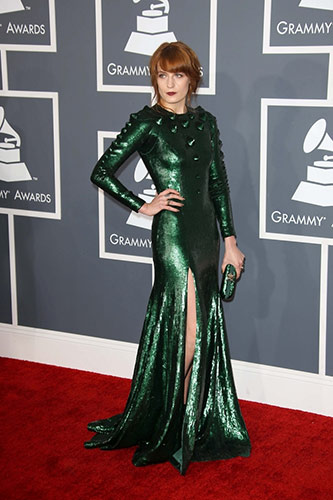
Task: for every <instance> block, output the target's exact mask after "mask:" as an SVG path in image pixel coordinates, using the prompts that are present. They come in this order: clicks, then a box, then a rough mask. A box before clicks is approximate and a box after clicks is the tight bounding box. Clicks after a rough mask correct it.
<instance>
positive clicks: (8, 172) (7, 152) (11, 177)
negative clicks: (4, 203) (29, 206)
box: [0, 106, 32, 182]
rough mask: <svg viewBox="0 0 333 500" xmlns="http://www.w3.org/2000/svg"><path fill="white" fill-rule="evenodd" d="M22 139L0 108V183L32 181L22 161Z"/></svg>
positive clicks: (0, 107)
mask: <svg viewBox="0 0 333 500" xmlns="http://www.w3.org/2000/svg"><path fill="white" fill-rule="evenodd" d="M20 147H21V138H20V136H19V135H18V133H17V132H16V131H15V130H14V129H13V128H12V127H11V126H10V125H9V123H8V122H7V120H6V118H5V110H4V108H3V107H2V106H0V181H5V182H17V181H31V179H32V178H31V175H30V173H29V170H28V169H27V166H26V164H25V163H24V162H22V161H21V150H20Z"/></svg>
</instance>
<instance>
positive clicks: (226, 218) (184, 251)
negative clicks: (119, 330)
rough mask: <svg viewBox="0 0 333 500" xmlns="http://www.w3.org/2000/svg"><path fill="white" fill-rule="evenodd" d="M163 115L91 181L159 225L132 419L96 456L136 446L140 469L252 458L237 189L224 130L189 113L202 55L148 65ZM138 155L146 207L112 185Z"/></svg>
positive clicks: (138, 119)
mask: <svg viewBox="0 0 333 500" xmlns="http://www.w3.org/2000/svg"><path fill="white" fill-rule="evenodd" d="M150 74H151V80H152V85H153V87H154V90H155V97H156V101H157V104H155V105H154V106H152V107H148V106H145V107H144V108H143V109H142V110H141V111H139V112H138V113H135V114H132V115H131V117H130V120H129V121H128V123H127V124H126V125H125V127H124V128H123V129H122V130H121V133H120V134H119V135H118V136H117V138H116V139H115V141H114V142H113V143H112V145H111V146H110V148H109V149H108V150H107V151H106V152H105V153H104V155H103V156H102V157H101V158H100V160H99V161H98V163H97V165H96V167H95V169H94V171H93V173H92V176H91V180H92V182H94V183H95V184H96V185H97V186H99V187H101V188H102V189H104V190H105V191H106V192H107V193H109V194H110V195H112V196H114V197H115V198H116V199H118V200H119V201H120V202H122V203H124V204H125V205H126V206H128V207H129V208H130V209H132V210H135V211H137V212H140V213H143V214H145V215H150V216H154V218H153V223H152V243H153V260H154V266H155V282H154V286H153V288H152V291H151V295H150V298H149V302H148V307H147V312H146V317H145V321H144V325H143V330H142V335H141V340H140V345H139V350H138V355H137V359H136V364H135V369H134V374H133V381H132V385H131V391H130V394H129V398H128V400H127V404H126V407H125V410H124V412H123V413H122V414H120V415H115V416H113V417H111V418H108V419H104V420H97V421H95V422H92V423H90V424H88V429H89V430H91V431H94V432H96V433H97V434H96V435H95V436H94V437H93V438H92V439H91V440H90V441H88V442H86V443H85V446H86V447H87V448H97V447H99V448H101V449H114V448H120V447H126V446H134V445H138V448H137V450H136V451H135V453H134V456H133V463H134V464H135V465H137V466H140V465H148V464H152V463H159V462H164V461H168V460H169V461H170V462H171V463H172V464H173V465H174V466H175V467H176V468H177V469H178V470H179V471H180V473H181V474H185V472H186V469H187V467H188V465H189V463H190V461H206V460H215V459H224V458H231V457H235V456H238V455H241V456H248V455H249V454H250V441H249V436H248V433H247V430H246V427H245V424H244V421H243V418H242V415H241V412H240V409H239V405H238V400H237V395H236V390H235V386H234V381H233V375H232V369H231V364H230V356H229V348H228V344H227V338H226V333H225V327H224V318H223V311H222V305H221V301H220V296H219V286H218V261H219V245H220V239H219V234H218V229H217V223H216V219H217V220H218V222H219V225H220V229H221V234H222V237H223V239H224V244H225V254H224V258H223V263H222V271H223V270H224V268H225V266H226V264H227V263H231V264H233V265H234V266H235V268H236V270H237V276H238V277H239V276H240V273H241V271H242V267H243V263H244V255H243V254H242V252H241V251H240V250H239V249H238V247H237V244H236V238H235V231H234V227H233V221H232V213H231V205H230V200H229V188H228V181H227V176H226V171H225V166H224V161H223V153H222V151H221V150H220V145H221V142H220V140H219V132H218V128H217V124H216V119H215V118H214V116H213V115H211V114H210V113H209V112H207V111H205V110H204V109H203V108H201V107H200V106H199V107H197V108H195V109H193V108H191V107H190V105H189V104H190V98H191V95H192V94H193V93H194V92H195V91H196V89H197V86H198V83H199V80H200V64H199V61H198V58H197V56H196V54H195V53H194V52H193V51H192V49H190V47H188V46H187V45H185V44H184V43H182V42H173V43H163V44H162V45H161V46H160V47H159V48H158V49H157V50H156V52H155V53H154V54H153V56H152V58H151V60H150ZM134 151H138V152H139V154H140V155H141V157H142V159H143V161H144V163H145V165H146V167H147V169H148V172H149V174H150V175H151V177H152V179H153V182H154V184H155V186H156V191H157V193H158V194H157V195H156V196H155V198H154V199H153V200H152V202H151V203H146V202H144V200H142V199H141V198H139V197H137V196H136V195H135V194H134V193H132V192H131V191H129V190H128V189H126V187H125V186H124V185H123V184H121V183H120V182H119V180H117V179H116V178H115V177H114V174H115V172H116V170H117V169H118V168H119V167H120V166H121V165H122V164H123V162H124V161H125V160H126V159H127V158H128V156H129V155H130V154H132V153H133V152H134Z"/></svg>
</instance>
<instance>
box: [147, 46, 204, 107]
mask: <svg viewBox="0 0 333 500" xmlns="http://www.w3.org/2000/svg"><path fill="white" fill-rule="evenodd" d="M158 67H160V69H162V70H163V71H168V72H170V73H178V72H180V73H185V75H186V76H188V78H189V79H190V84H189V88H188V94H187V100H188V102H189V101H190V99H191V96H192V94H193V93H194V92H196V90H197V88H198V85H199V82H200V78H201V68H200V63H199V59H198V56H197V55H196V53H195V52H194V50H192V49H191V48H190V47H189V46H188V45H186V44H185V43H183V42H171V43H168V42H165V43H162V45H160V46H159V47H158V49H156V50H155V52H154V54H153V55H152V56H151V58H150V62H149V70H150V79H151V83H152V86H153V87H154V92H155V97H156V100H157V102H159V101H160V99H161V96H160V93H159V91H158V85H157V76H158Z"/></svg>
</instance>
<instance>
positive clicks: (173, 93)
mask: <svg viewBox="0 0 333 500" xmlns="http://www.w3.org/2000/svg"><path fill="white" fill-rule="evenodd" d="M167 94H168V95H170V96H172V95H175V94H176V92H167Z"/></svg>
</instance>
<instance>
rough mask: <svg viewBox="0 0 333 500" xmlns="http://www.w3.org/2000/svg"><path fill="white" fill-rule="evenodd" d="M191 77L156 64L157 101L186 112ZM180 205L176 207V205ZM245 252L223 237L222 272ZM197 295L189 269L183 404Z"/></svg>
mask: <svg viewBox="0 0 333 500" xmlns="http://www.w3.org/2000/svg"><path fill="white" fill-rule="evenodd" d="M189 83H190V79H189V77H188V76H187V75H186V74H185V73H181V72H180V73H172V72H168V71H164V70H162V69H161V68H160V67H158V76H157V85H158V91H159V94H160V100H159V104H160V106H163V107H165V108H167V109H168V110H169V111H173V112H174V113H177V114H182V113H185V112H186V110H187V108H186V96H187V93H188V88H189ZM183 200H185V198H184V197H183V196H182V195H181V194H180V193H179V192H178V191H176V190H175V189H171V188H168V189H165V190H164V191H161V192H160V193H158V194H156V196H155V197H154V199H153V200H152V201H151V202H150V203H144V205H142V207H141V208H140V210H139V212H140V213H142V214H145V215H151V216H153V215H156V214H158V213H159V212H161V210H169V211H170V212H179V211H180V210H181V207H182V206H183V205H184V203H183ZM178 207H179V208H178ZM244 260H245V255H244V254H243V253H242V252H241V251H240V249H239V248H238V246H237V242H236V238H235V236H228V237H227V238H225V240H224V256H223V260H222V269H221V270H222V273H223V272H224V269H225V267H226V265H227V264H233V266H235V269H236V272H237V278H239V277H240V275H241V272H242V270H243V267H244ZM196 323H197V318H196V297H195V284H194V280H193V275H192V271H191V269H190V268H189V269H188V275H187V316H186V346H185V371H184V376H185V381H184V403H186V400H187V392H188V386H189V382H190V375H191V370H192V368H191V366H192V361H193V355H194V349H195V338H196Z"/></svg>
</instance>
